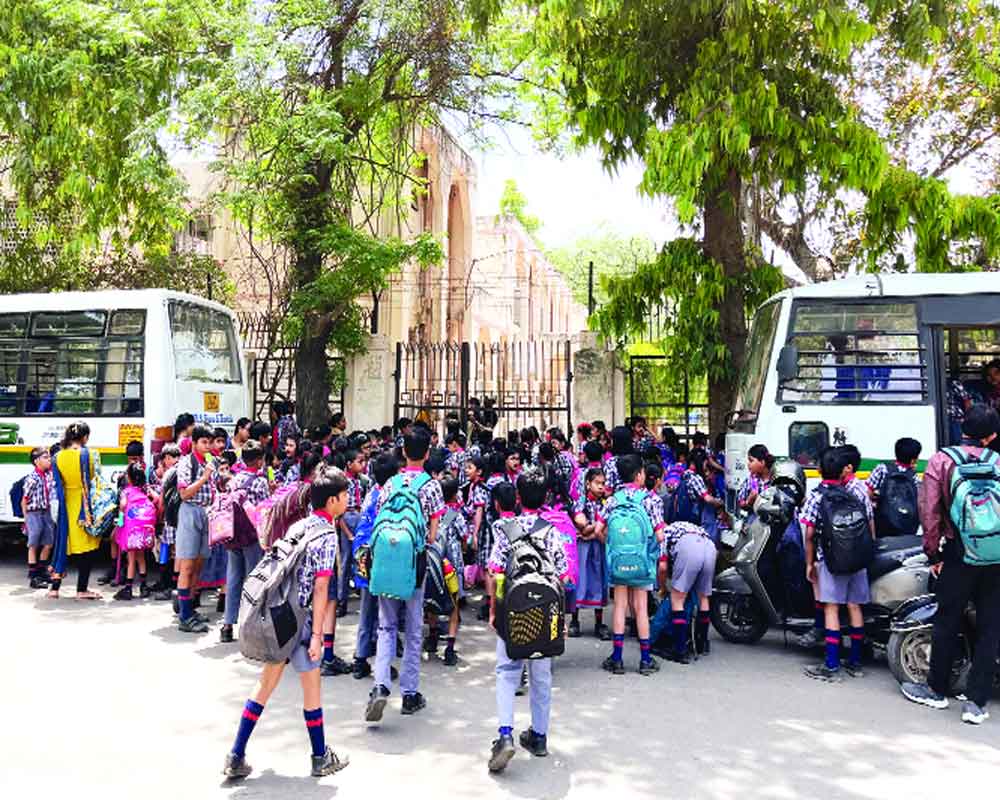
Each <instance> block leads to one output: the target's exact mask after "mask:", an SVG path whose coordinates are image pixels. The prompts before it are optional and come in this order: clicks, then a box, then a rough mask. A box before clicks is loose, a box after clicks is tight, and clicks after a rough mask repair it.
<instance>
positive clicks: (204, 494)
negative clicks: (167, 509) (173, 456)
mask: <svg viewBox="0 0 1000 800" xmlns="http://www.w3.org/2000/svg"><path fill="white" fill-rule="evenodd" d="M195 460H197V459H196V457H195V455H194V454H193V453H192V454H191V455H187V456H184V457H183V458H182V459H181V460H180V461H178V462H177V465H176V467H175V469H176V470H177V488H178V489H186V488H187V487H188V486H190V485H191V484H192V483H194V482H195V480H196V479H197V478H200V477H201V474H202V473H203V472H204V471H205V465H204V464H201V463H199V464H198V471H197V475H193V474H192V470H191V462H192V461H195ZM214 484H215V482H214V481H212V480H207V481H205V482H204V483H203V484H202V485H201V486H200V487H199V489H198V491H197V492H196V493H195V495H194V496H193V497H190V498H188V499H187V500H185V501H184V502H185V503H191V504H192V505H196V506H206V507H207V506H210V505H212V498H214V497H215V485H214Z"/></svg>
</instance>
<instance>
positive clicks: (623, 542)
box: [606, 491, 657, 586]
mask: <svg viewBox="0 0 1000 800" xmlns="http://www.w3.org/2000/svg"><path fill="white" fill-rule="evenodd" d="M614 499H615V505H614V507H613V508H612V509H611V514H610V515H609V516H608V533H607V543H606V559H607V564H608V581H609V582H610V583H611V584H612V585H613V586H646V585H648V584H651V583H654V582H655V581H656V558H657V554H656V553H655V550H656V535H655V534H654V532H653V524H652V523H651V522H650V521H649V514H647V513H646V509H645V508H643V506H642V501H641V500H640V499H639V496H638V493H637V492H633V493H629V492H625V491H619V492H616V493H615V495H614Z"/></svg>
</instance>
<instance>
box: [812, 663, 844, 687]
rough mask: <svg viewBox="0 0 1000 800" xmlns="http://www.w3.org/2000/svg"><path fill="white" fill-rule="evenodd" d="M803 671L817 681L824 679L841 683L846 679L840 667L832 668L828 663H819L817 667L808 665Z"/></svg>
mask: <svg viewBox="0 0 1000 800" xmlns="http://www.w3.org/2000/svg"><path fill="white" fill-rule="evenodd" d="M802 672H803V673H804V674H805V675H806V677H808V678H813V679H815V680H817V681H824V682H825V683H840V682H841V681H843V680H844V676H843V675H841V674H840V669H839V668H837V669H830V667H828V666H827V665H826V664H817V665H816V666H815V667H806V668H805V669H803V670H802Z"/></svg>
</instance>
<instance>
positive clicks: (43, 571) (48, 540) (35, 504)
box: [21, 447, 56, 589]
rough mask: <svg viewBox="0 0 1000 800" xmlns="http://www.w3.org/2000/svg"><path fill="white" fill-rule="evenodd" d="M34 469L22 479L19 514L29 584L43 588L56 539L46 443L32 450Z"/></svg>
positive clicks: (34, 587)
mask: <svg viewBox="0 0 1000 800" xmlns="http://www.w3.org/2000/svg"><path fill="white" fill-rule="evenodd" d="M31 465H32V466H33V467H34V469H33V470H32V471H31V472H29V473H28V476H27V477H26V478H25V479H24V495H23V496H22V498H21V516H22V517H24V533H25V535H26V536H27V537H28V585H29V586H30V587H31V588H32V589H44V588H45V587H46V586H48V585H49V580H48V566H49V556H51V555H52V546H53V545H54V544H55V541H56V524H55V521H54V520H53V519H52V498H53V497H55V491H56V489H55V479H54V477H53V475H52V455H51V454H50V453H49V451H48V449H47V448H45V447H36V448H35V449H34V450H32V451H31Z"/></svg>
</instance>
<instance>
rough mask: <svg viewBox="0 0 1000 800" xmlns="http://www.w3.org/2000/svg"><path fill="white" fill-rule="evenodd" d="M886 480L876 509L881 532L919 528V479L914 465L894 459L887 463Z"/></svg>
mask: <svg viewBox="0 0 1000 800" xmlns="http://www.w3.org/2000/svg"><path fill="white" fill-rule="evenodd" d="M885 468H886V475H885V480H884V481H883V482H882V489H881V491H880V492H879V499H878V506H877V507H876V509H875V528H876V530H877V531H878V533H879V536H910V535H912V534H915V533H916V532H917V528H918V527H919V526H920V517H919V516H918V514H917V481H916V478H915V476H914V474H913V470H912V469H903V468H902V467H900V466H899V464H896V463H895V462H893V463H892V464H886V465H885Z"/></svg>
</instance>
